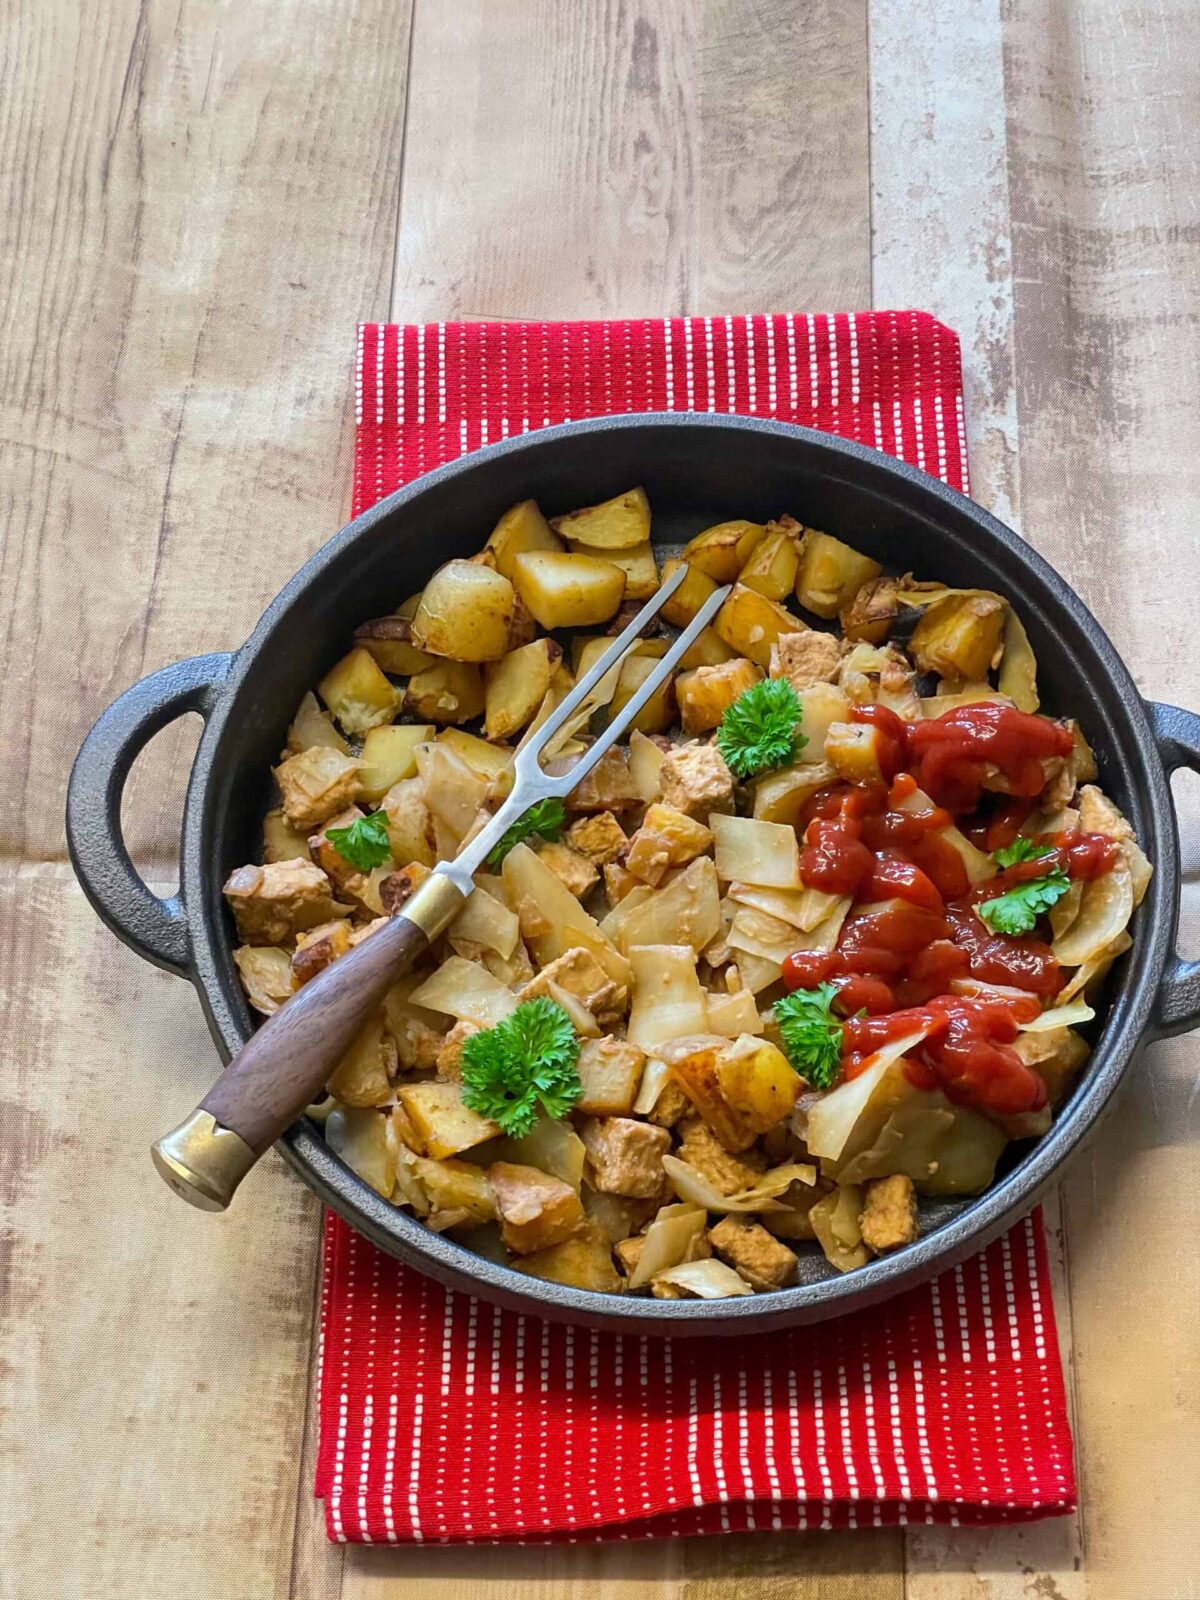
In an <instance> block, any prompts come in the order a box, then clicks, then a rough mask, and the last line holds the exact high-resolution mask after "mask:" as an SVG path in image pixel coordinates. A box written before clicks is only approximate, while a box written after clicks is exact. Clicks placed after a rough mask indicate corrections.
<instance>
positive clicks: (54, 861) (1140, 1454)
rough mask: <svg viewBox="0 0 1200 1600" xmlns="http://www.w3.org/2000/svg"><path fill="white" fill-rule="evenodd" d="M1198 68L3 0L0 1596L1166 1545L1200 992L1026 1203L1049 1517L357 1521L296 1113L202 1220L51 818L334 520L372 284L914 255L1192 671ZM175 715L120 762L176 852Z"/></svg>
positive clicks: (997, 432) (933, 295)
mask: <svg viewBox="0 0 1200 1600" xmlns="http://www.w3.org/2000/svg"><path fill="white" fill-rule="evenodd" d="M1198 99H1200V11H1198V9H1197V6H1196V4H1195V0H1145V3H1138V0H1003V3H1001V0H807V3H805V4H802V5H801V4H797V3H796V0H622V3H618V0H415V3H414V0H239V3H237V4H232V3H228V0H172V3H169V4H168V3H166V0H0V174H2V177H3V191H4V193H3V198H4V209H3V219H4V223H3V233H2V235H0V319H2V332H0V461H2V466H0V506H2V507H3V514H4V525H5V539H4V545H3V556H2V561H3V566H2V580H0V606H2V607H3V620H4V636H3V649H4V658H3V668H4V670H3V675H2V677H0V886H2V894H3V909H2V910H0V1019H2V1025H0V1040H2V1041H3V1043H2V1045H0V1053H2V1056H3V1073H4V1083H3V1090H2V1095H3V1105H2V1108H0V1114H2V1116H3V1135H2V1145H0V1173H2V1177H3V1204H4V1208H5V1211H4V1241H3V1253H2V1254H0V1262H2V1263H3V1267H4V1272H3V1276H2V1278H0V1283H2V1284H3V1294H2V1295H0V1306H2V1307H3V1312H2V1315H3V1319H4V1320H3V1331H2V1342H0V1361H2V1363H3V1368H2V1370H3V1380H2V1381H3V1391H2V1393H3V1425H2V1426H3V1432H2V1435H0V1461H2V1464H3V1477H2V1478H0V1486H2V1491H3V1492H0V1517H2V1519H3V1520H2V1543H0V1550H2V1551H3V1555H0V1593H3V1594H4V1595H6V1596H9V1595H11V1596H14V1597H19V1600H32V1597H38V1600H57V1597H59V1596H62V1597H70V1600H91V1597H97V1600H123V1597H126V1596H129V1597H135V1596H136V1597H138V1600H145V1597H158V1596H167V1595H175V1594H177V1593H187V1594H189V1595H191V1596H194V1597H195V1600H262V1597H267V1596H274V1597H284V1596H293V1597H298V1600H300V1597H303V1600H307V1597H310V1596H311V1597H320V1600H326V1597H333V1596H341V1597H343V1600H368V1597H369V1600H382V1597H388V1600H409V1597H412V1600H415V1597H417V1596H420V1600H441V1597H447V1600H449V1597H452V1596H458V1595H462V1594H465V1593H469V1594H470V1595H472V1596H474V1597H476V1600H517V1597H518V1596H519V1597H522V1600H525V1597H534V1600H567V1597H571V1600H635V1597H637V1600H641V1597H645V1596H651V1595H661V1596H667V1597H672V1596H674V1597H677V1600H682V1597H683V1596H688V1597H691V1600H701V1597H703V1600H733V1597H737V1600H777V1597H779V1600H781V1597H783V1596H785V1595H786V1596H789V1597H792V1596H796V1597H809V1596H814V1595H819V1596H822V1597H829V1600H834V1597H842V1596H845V1597H851V1596H852V1597H854V1600H900V1597H901V1596H905V1597H908V1600H958V1597H959V1596H972V1597H981V1600H983V1597H987V1600H1013V1597H1016V1596H1036V1597H1041V1600H1184V1597H1185V1596H1195V1595H1196V1594H1197V1592H1198V1590H1197V1587H1196V1586H1197V1582H1198V1579H1197V1574H1198V1573H1200V1533H1198V1529H1200V1518H1198V1517H1197V1515H1196V1505H1195V1492H1196V1484H1197V1481H1200V1414H1198V1409H1200V1401H1198V1396H1200V1356H1198V1349H1197V1342H1198V1336H1197V1331H1196V1330H1197V1326H1198V1312H1200V1252H1198V1251H1197V1249H1196V1239H1197V1233H1198V1229H1200V1202H1198V1199H1197V1194H1198V1185H1197V1158H1196V1136H1197V1129H1198V1125H1200V1115H1198V1107H1200V1097H1198V1095H1197V1091H1196V1083H1197V1077H1198V1074H1200V1043H1198V1042H1197V1041H1196V1040H1194V1039H1192V1040H1189V1039H1179V1040H1176V1041H1174V1042H1172V1043H1169V1044H1160V1045H1157V1046H1155V1047H1154V1048H1152V1049H1151V1050H1150V1051H1149V1052H1148V1053H1147V1055H1146V1058H1145V1061H1144V1064H1143V1065H1142V1066H1141V1067H1140V1069H1139V1070H1138V1072H1137V1074H1136V1081H1135V1082H1133V1084H1132V1085H1131V1086H1130V1089H1129V1091H1128V1093H1127V1095H1126V1097H1125V1100H1124V1102H1123V1107H1122V1110H1121V1111H1120V1113H1119V1114H1118V1115H1117V1116H1115V1117H1114V1118H1113V1119H1112V1120H1111V1121H1110V1122H1109V1123H1108V1125H1107V1127H1106V1130H1105V1132H1104V1134H1103V1136H1102V1137H1101V1138H1100V1139H1099V1141H1098V1142H1097V1143H1096V1144H1095V1146H1094V1147H1093V1149H1092V1150H1091V1152H1090V1154H1088V1155H1087V1156H1086V1157H1085V1158H1083V1159H1081V1160H1080V1161H1079V1162H1078V1163H1077V1164H1076V1165H1075V1166H1074V1167H1073V1168H1072V1171H1071V1174H1070V1177H1069V1178H1068V1180H1067V1182H1066V1184H1065V1186H1064V1189H1063V1192H1062V1196H1061V1207H1058V1206H1056V1207H1055V1208H1054V1212H1053V1215H1054V1218H1055V1240H1056V1248H1057V1250H1058V1276H1059V1294H1058V1306H1059V1314H1060V1318H1061V1331H1062V1334H1063V1337H1064V1340H1065V1342H1066V1344H1067V1346H1068V1348H1069V1350H1070V1352H1071V1362H1070V1387H1071V1394H1072V1400H1073V1406H1074V1415H1075V1422H1076V1428H1077V1436H1078V1443H1079V1469H1080V1476H1081V1485H1082V1500H1081V1509H1080V1512H1079V1514H1078V1516H1077V1517H1075V1518H1072V1519H1065V1520H1059V1521H1055V1522H1051V1523H1045V1524H1041V1525H1037V1526H1033V1527H1027V1528H1023V1529H1017V1530H1002V1531H985V1532H966V1531H962V1530H949V1529H936V1530H928V1529H912V1530H909V1531H907V1532H903V1531H900V1530H894V1531H893V1530H888V1531H877V1532H875V1531H871V1532H861V1533H856V1534H845V1533H839V1534H809V1535H804V1536H794V1537H793V1536H786V1537H785V1536H774V1537H770V1538H761V1537H760V1538H754V1537H747V1538H741V1537H739V1538H727V1539H723V1540H715V1539H714V1540H708V1541H702V1540H701V1541H687V1542H679V1543H660V1544H653V1545H640V1546H622V1545H617V1546H612V1547H607V1548H604V1549H601V1550H595V1549H591V1548H575V1549H566V1550H558V1551H545V1550H533V1551H528V1552H523V1551H519V1550H506V1551H503V1552H500V1553H496V1552H492V1551H485V1550H466V1551H461V1550H458V1551H456V1550H420V1551H390V1552H389V1551H381V1550H364V1549H338V1548H333V1547H330V1546H328V1545H327V1544H326V1543H325V1540H324V1536H323V1524H322V1520H321V1517H320V1514H319V1509H318V1507H317V1506H316V1505H315V1504H314V1502H313V1500H312V1498H311V1477H312V1449H313V1408H312V1403H311V1396H310V1391H309V1376H310V1372H311V1369H312V1364H313V1361H312V1357H313V1348H312V1346H313V1293H314V1285H315V1282H316V1271H317V1235H318V1221H319V1217H318V1207H317V1204H316V1202H315V1200H314V1198H313V1197H312V1196H311V1195H310V1194H309V1193H308V1191H307V1190H305V1189H304V1188H303V1187H302V1186H301V1185H300V1184H299V1183H298V1182H297V1181H296V1180H295V1179H294V1178H293V1177H292V1176H291V1175H290V1174H289V1173H288V1172H286V1171H285V1169H284V1168H283V1166H282V1164H281V1163H280V1162H279V1161H278V1160H277V1159H276V1158H274V1157H272V1158H270V1159H268V1160H267V1161H266V1162H265V1163H264V1165H263V1167H262V1169H261V1170H260V1172H259V1173H258V1174H257V1175H256V1176H255V1177H254V1179H253V1180H252V1181H251V1182H249V1183H248V1184H247V1185H246V1188H245V1190H244V1192H243V1194H242V1197H241V1199H240V1201H239V1203H238V1205H237V1207H236V1208H235V1210H234V1211H233V1212H232V1213H231V1214H230V1215H229V1216H228V1217H226V1218H224V1219H216V1218H212V1217H206V1216H201V1215H199V1214H196V1213H192V1212H189V1211H188V1210H187V1209H185V1208H184V1207H182V1206H180V1205H179V1204H178V1203H177V1202H176V1201H174V1200H173V1199H171V1198H170V1196H169V1195H168V1194H167V1192H166V1190H165V1189H164V1188H163V1187H162V1186H161V1184H160V1183H159V1182H158V1180H157V1178H155V1177H154V1175H153V1173H152V1172H151V1169H150V1164H149V1161H148V1159H147V1153H146V1152H147V1145H148V1144H149V1141H150V1139H151V1138H152V1137H153V1136H154V1135H155V1134H157V1133H158V1132H160V1131H161V1130H162V1129H163V1128H165V1127H167V1126H169V1125H171V1124H172V1123H173V1122H174V1121H175V1120H176V1118H177V1116H178V1115H179V1114H180V1112H181V1111H182V1110H184V1109H186V1107H188V1106H190V1105H192V1104H193V1103H194V1097H195V1095H196V1092H197V1091H198V1090H199V1089H200V1088H201V1087H202V1086H204V1085H205V1084H206V1082H207V1080H208V1076H209V1074H210V1072H211V1070H212V1066H213V1052H212V1049H211V1047H210V1044H209V1041H208V1038H207V1035H206V1032H205V1029H204V1026H203V1023H202V1021H201V1017H200V1012H199V1009H198V1006H197V1005H196V1002H195V998H194V996H193V995H192V993H191V992H190V990H189V988H188V986H187V985H186V984H183V983H180V982H178V981H177V980H175V979H173V978H170V977H168V976H165V975H163V974H162V973H159V972H156V971H154V970H153V969H151V968H150V967H148V966H146V965H144V964H143V963H141V962H140V961H138V960H137V959H136V958H135V957H134V956H133V955H132V954H131V953H129V952H128V951H126V950H125V949H124V948H123V947H121V946H119V945H118V944H117V943H116V941H115V940H113V939H112V938H111V937H110V936H109V935H108V934H107V933H106V932H104V930H103V929H102V928H101V927H100V925H99V924H98V922H97V921H96V919H95V918H94V917H93V916H92V914H91V912H90V911H89V910H88V908H87V906H86V905H85V903H84V901H83V898H82V896H81V894H80V893H79V891H78V889H77V888H76V887H75V885H74V882H73V880H72V877H71V873H70V869H69V867H68V865H67V863H66V858H65V850H64V844H63V836H62V823H61V816H62V803H63V792H64V786H65V781H66V775H67V770H68V765H69V762H70V759H71V757H72V755H73V753H74V750H75V748H76V746H77V744H78V742H79V740H80V738H81V737H82V735H83V734H84V732H85V731H86V729H87V727H88V726H89V724H90V723H91V721H92V720H93V718H94V717H95V716H96V714H97V713H98V712H99V711H100V710H101V709H102V708H103V706H104V705H105V704H106V703H107V702H108V701H109V700H110V699H112V698H113V697H114V696H115V695H116V694H117V693H118V692H119V691H120V690H122V689H123V688H125V687H126V685H127V684H129V683H130V682H132V681H133V680H134V679H135V678H137V677H138V676H139V675H141V674H142V673H144V672H147V671H150V670H152V669H154V668H157V667H159V666H161V665H163V664H164V663H166V662H169V661H172V660H174V659H176V658H178V657H180V656H184V655H188V654H192V653H195V652H199V651H204V650H216V649H228V648H231V647H233V646H236V645H237V644H238V643H240V641H241V640H242V639H243V638H244V637H245V635H246V633H247V632H248V630H249V629H250V627H251V626H252V624H253V622H254V621H255V619H256V618H257V616H258V614H259V611H260V609H261V608H262V606H263V605H264V604H265V602H266V601H267V600H268V599H269V598H270V597H271V596H272V595H273V594H274V593H275V591H276V590H277V589H278V588H279V586H280V585H281V583H282V582H283V580H284V579H285V578H286V577H288V576H289V575H290V574H291V572H292V571H293V570H294V569H295V568H296V567H297V566H298V565H299V564H300V563H301V561H303V559H304V558H305V557H306V556H307V555H308V554H309V553H310V552H311V551H312V550H313V549H314V548H316V546H317V545H319V544H320V543H321V542H322V541H323V540H324V539H325V538H326V537H327V536H328V535H329V534H330V533H331V532H333V531H334V530H335V529H336V528H337V527H338V526H339V525H340V523H341V522H342V521H343V520H344V516H345V513H346V510H347V506H348V503H349V466H350V448H351V425H352V417H353V409H352V404H351V359H352V351H353V342H354V341H353V328H354V324H355V321H356V320H357V319H359V318H366V319H376V318H386V317H388V316H392V317H395V318H400V319H406V320H423V319H449V318H478V317H495V318H504V317H513V318H520V317H535V318H545V317H588V316H590V317H603V316H609V315H618V316H620V315H645V314H663V313H669V314H679V313H683V312H711V313H717V312H721V313H723V312H741V311H791V310H806V311H829V310H835V309H854V308H860V307H865V306H869V305H872V304H874V305H877V306H908V305H919V306H923V307H925V308H926V309H928V310H930V311H933V312H935V313H937V314H938V315H940V316H942V317H944V318H945V319H946V320H947V321H949V322H950V323H952V324H954V325H955V326H957V328H958V329H959V331H960V332H961V334H962V337H963V345H964V351H965V357H966V363H967V388H968V410H969V415H970V430H971V448H972V462H973V470H974V481H975V492H976V494H977V496H978V497H979V498H980V499H981V500H983V501H984V502H985V503H987V504H989V505H990V506H992V507H993V508H995V509H996V510H997V511H998V512H999V513H1000V514H1001V515H1002V516H1004V517H1007V518H1009V519H1011V520H1013V521H1015V522H1016V524H1017V525H1018V526H1019V527H1020V528H1021V529H1022V531H1023V532H1024V534H1025V536H1026V537H1027V538H1028V539H1029V540H1030V541H1031V542H1032V543H1033V544H1035V545H1036V546H1037V547H1038V549H1039V550H1041V551H1042V552H1043V553H1044V554H1045V555H1046V556H1047V557H1049V559H1050V560H1051V561H1052V562H1053V563H1054V564H1055V565H1057V567H1058V568H1059V570H1060V571H1062V572H1063V573H1064V574H1065V575H1066V577H1067V578H1068V579H1069V580H1070V581H1071V582H1072V583H1073V584H1074V585H1075V587H1076V588H1077V589H1078V590H1079V592H1080V593H1081V594H1082V595H1083V597H1084V599H1085V600H1086V601H1087V603H1088V604H1089V605H1090V606H1091V608H1092V609H1093V611H1094V612H1095V613H1096V614H1097V615H1098V617H1099V618H1100V620H1101V622H1102V623H1103V624H1104V626H1105V627H1106V628H1107V629H1108V631H1109V633H1110V634H1111V635H1112V637H1113V638H1114V639H1115V641H1116V642H1117V645H1118V647H1119V648H1120V650H1121V651H1122V653H1123V654H1124V656H1125V658H1126V659H1127V660H1128V661H1129V663H1130V664H1131V666H1132V668H1133V670H1134V673H1135V675H1136V676H1137V679H1138V681H1139V684H1140V685H1141V687H1142V688H1143V690H1144V691H1145V692H1146V693H1147V694H1149V695H1152V696H1157V697H1160V698H1169V699H1174V700H1177V701H1179V702H1180V703H1183V704H1190V705H1191V706H1193V707H1200V648H1198V646H1197V638H1198V633H1200V559H1198V558H1200V533H1198V527H1197V510H1198V508H1200V424H1198V421H1197V417H1198V411H1197V401H1198V398H1200V396H1198V394H1197V372H1198V371H1200V335H1198V326H1200V272H1198V267H1197V242H1198V239H1200V216H1198V214H1197V212H1198V206H1200V199H1198V197H1200V123H1198V120H1197V116H1196V105H1197V101H1198ZM194 743H195V729H194V728H192V727H190V726H187V725H183V726H179V727H176V728H174V729H171V730H169V731H168V732H167V733H165V734H163V735H161V736H160V737H159V738H158V739H157V740H156V741H155V743H154V745H153V746H152V748H151V749H150V750H149V751H148V752H147V754H146V757H145V758H144V759H143V760H142V761H141V762H140V763H139V765H138V768H137V770H136V772H135V776H134V782H133V786H132V790H131V793H130V794H129V796H128V800H127V805H126V819H127V825H128V829H129V832H130V835H131V837H132V839H133V841H134V843H135V853H136V855H137V859H138V861H139V862H140V864H141V865H142V867H143V869H144V870H145V872H146V873H147V875H148V876H149V877H150V878H151V879H152V880H153V881H154V882H155V883H156V884H163V883H169V882H170V880H171V873H172V871H173V855H174V843H175V839H176V837H177V830H178V817H179V811H180V804H181V798H182V793H183V785H184V781H185V775H186V769H187V765H188V759H189V756H190V752H191V750H192V749H193V748H194ZM1178 800H1179V804H1180V808H1181V812H1182V821H1183V827H1184V839H1185V843H1184V851H1185V866H1186V867H1187V869H1188V872H1189V876H1190V878H1191V880H1192V885H1191V886H1190V887H1189V890H1188V891H1187V894H1188V898H1187V902H1186V907H1185V923H1186V924H1188V927H1187V929H1186V934H1187V936H1188V937H1190V939H1191V942H1192V945H1193V947H1194V946H1195V944H1196V942H1197V928H1198V925H1200V917H1198V916H1197V903H1198V898H1200V897H1198V896H1197V891H1196V889H1195V887H1194V885H1195V880H1196V877H1197V872H1198V869H1200V840H1198V834H1200V785H1198V784H1197V783H1196V782H1195V781H1191V782H1190V786H1189V783H1188V782H1186V781H1185V782H1183V783H1181V784H1180V785H1179V791H1178ZM1193 953H1195V951H1194V949H1193Z"/></svg>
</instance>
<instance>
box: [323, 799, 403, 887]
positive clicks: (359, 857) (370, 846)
mask: <svg viewBox="0 0 1200 1600" xmlns="http://www.w3.org/2000/svg"><path fill="white" fill-rule="evenodd" d="M325 837H326V838H327V839H328V840H329V842H330V844H331V845H332V846H333V848H334V849H335V850H336V851H337V853H338V855H340V856H341V858H342V860H343V861H348V862H349V863H350V865H351V866H352V867H357V868H358V870H359V871H360V872H370V870H371V868H372V867H381V866H383V864H384V862H385V861H388V860H390V859H391V854H392V846H391V842H390V840H389V839H388V831H387V813H386V812H385V811H372V812H371V814H370V816H369V817H357V818H356V819H355V820H354V821H353V822H352V823H351V824H350V826H349V827H348V828H326V830H325Z"/></svg>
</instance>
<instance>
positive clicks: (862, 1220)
mask: <svg viewBox="0 0 1200 1600" xmlns="http://www.w3.org/2000/svg"><path fill="white" fill-rule="evenodd" d="M859 1227H861V1229H862V1236H863V1243H864V1244H865V1245H866V1246H867V1248H868V1249H870V1250H874V1251H875V1253H876V1254H877V1255H882V1254H883V1253H884V1252H885V1251H887V1250H898V1249H899V1248H900V1246H901V1245H902V1244H912V1242H913V1240H914V1239H915V1238H916V1237H917V1191H916V1190H915V1189H914V1188H913V1181H912V1179H911V1178H906V1177H904V1176H903V1175H902V1174H901V1173H897V1174H896V1175H895V1176H894V1177H891V1178H875V1179H873V1180H872V1182H870V1183H868V1184H867V1189H866V1197H865V1202H864V1204H863V1208H862V1212H861V1214H860V1216H859Z"/></svg>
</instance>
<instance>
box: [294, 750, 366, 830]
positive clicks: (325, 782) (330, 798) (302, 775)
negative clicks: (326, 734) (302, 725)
mask: <svg viewBox="0 0 1200 1600" xmlns="http://www.w3.org/2000/svg"><path fill="white" fill-rule="evenodd" d="M358 769H359V763H358V761H357V759H356V758H355V757H354V756H344V755H342V754H341V752H340V751H338V750H331V749H329V748H327V747H323V746H314V747H313V748H311V749H309V750H304V751H302V752H301V754H300V755H297V756H289V757H288V759H287V760H286V761H283V762H281V763H280V765H279V766H277V767H276V768H275V782H276V783H277V784H278V785H279V793H280V795H281V796H282V800H283V814H284V816H285V817H286V818H287V820H288V822H289V823H291V825H292V827H293V828H296V829H297V830H301V831H303V832H304V833H306V834H308V833H311V832H312V830H313V829H314V828H319V827H320V826H321V824H322V823H323V822H327V821H328V820H329V818H330V817H333V816H336V815H337V813H338V812H339V811H344V810H345V809H346V807H347V806H349V805H353V803H354V802H355V801H356V800H357V799H358V798H359V797H360V795H361V794H362V783H361V782H360V780H359V776H358Z"/></svg>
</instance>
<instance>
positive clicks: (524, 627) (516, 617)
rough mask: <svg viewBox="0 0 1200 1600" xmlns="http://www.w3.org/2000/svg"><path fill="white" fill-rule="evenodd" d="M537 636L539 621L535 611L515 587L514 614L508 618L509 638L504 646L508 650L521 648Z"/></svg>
mask: <svg viewBox="0 0 1200 1600" xmlns="http://www.w3.org/2000/svg"><path fill="white" fill-rule="evenodd" d="M536 638H537V621H536V620H535V618H534V615H533V612H532V611H530V609H529V607H528V606H527V605H526V604H525V602H524V600H522V599H521V596H520V595H519V594H518V593H517V591H516V590H515V589H514V590H513V608H512V616H511V617H509V619H508V639H507V641H506V643H505V646H504V648H505V650H506V652H507V651H512V650H519V649H520V648H521V646H522V645H525V644H532V643H533V641H534V640H535V639H536Z"/></svg>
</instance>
